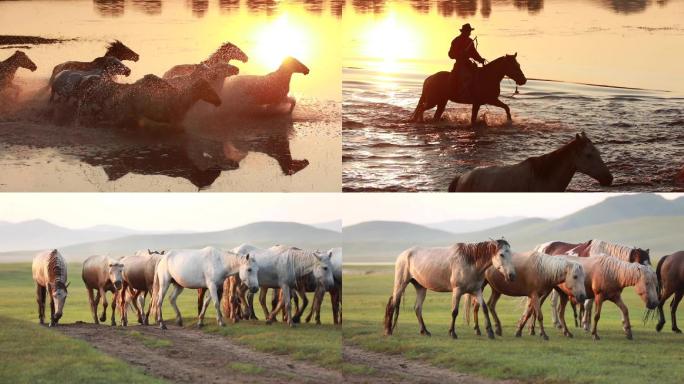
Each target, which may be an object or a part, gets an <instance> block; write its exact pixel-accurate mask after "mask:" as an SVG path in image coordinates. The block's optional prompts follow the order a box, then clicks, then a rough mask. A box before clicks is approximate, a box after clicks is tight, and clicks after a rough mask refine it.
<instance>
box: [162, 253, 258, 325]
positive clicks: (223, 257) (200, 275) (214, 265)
mask: <svg viewBox="0 0 684 384" xmlns="http://www.w3.org/2000/svg"><path fill="white" fill-rule="evenodd" d="M258 271H259V266H258V265H257V263H256V262H254V258H253V257H250V255H249V253H247V254H245V255H238V254H236V253H234V252H230V251H222V250H220V249H217V248H214V247H206V248H202V249H173V250H170V251H168V252H166V254H165V255H164V256H162V258H161V260H160V261H159V264H157V271H156V273H155V278H154V294H153V297H154V303H153V305H154V308H155V310H156V313H157V322H158V323H159V327H160V328H161V329H166V324H164V320H163V318H162V305H163V303H164V296H165V295H166V291H167V290H168V289H169V286H170V285H172V284H173V286H174V290H173V292H172V293H171V296H170V298H169V301H170V302H171V305H172V306H173V309H174V310H175V311H176V323H177V324H178V325H182V324H183V320H182V317H181V313H180V310H179V309H178V306H177V305H176V298H177V297H178V295H180V293H181V292H182V291H183V288H192V289H199V288H207V289H208V290H209V294H210V295H211V299H212V300H213V301H214V308H216V321H217V322H218V324H219V325H220V326H224V325H225V324H224V322H223V316H222V315H221V305H220V301H221V294H222V290H223V281H224V280H225V279H226V278H227V277H229V276H233V275H239V276H240V280H241V281H242V282H243V284H246V285H247V286H248V287H249V289H250V291H252V292H256V291H257V290H258V289H259V282H258V280H257V276H258V275H257V273H258ZM208 305H209V300H207V301H205V303H204V306H203V308H202V312H201V313H200V314H199V320H198V322H197V326H198V327H201V326H203V325H204V314H205V312H206V311H207V307H208Z"/></svg>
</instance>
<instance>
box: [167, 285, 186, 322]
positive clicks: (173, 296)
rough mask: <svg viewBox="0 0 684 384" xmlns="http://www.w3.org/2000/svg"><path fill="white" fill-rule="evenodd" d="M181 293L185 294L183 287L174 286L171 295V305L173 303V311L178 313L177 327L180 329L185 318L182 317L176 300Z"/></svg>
mask: <svg viewBox="0 0 684 384" xmlns="http://www.w3.org/2000/svg"><path fill="white" fill-rule="evenodd" d="M181 292H183V287H181V286H180V285H178V284H174V285H173V291H171V295H170V296H169V303H171V307H173V310H174V311H175V312H176V325H178V326H179V327H182V326H183V316H181V313H180V309H178V305H176V299H177V298H178V295H180V294H181Z"/></svg>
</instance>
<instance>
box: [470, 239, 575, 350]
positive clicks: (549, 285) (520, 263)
mask: <svg viewBox="0 0 684 384" xmlns="http://www.w3.org/2000/svg"><path fill="white" fill-rule="evenodd" d="M512 261H513V266H514V267H515V273H516V279H515V281H506V280H505V279H504V278H503V276H501V274H500V273H498V272H497V271H495V270H493V268H489V269H487V271H486V272H485V278H486V282H485V284H489V286H490V287H491V289H492V295H491V296H490V297H489V300H488V301H487V305H488V306H489V310H491V311H492V317H494V329H495V333H496V334H497V335H499V336H501V322H500V321H499V316H498V314H497V313H496V303H497V302H498V300H499V298H500V297H501V295H506V296H517V297H520V296H523V297H524V296H527V297H528V298H529V299H528V312H527V313H534V315H535V316H536V318H537V320H539V328H540V334H539V335H540V336H541V337H542V338H543V339H544V340H548V339H549V337H548V336H547V335H546V331H545V330H544V322H543V321H544V319H543V316H542V311H541V306H542V304H543V303H544V300H543V299H544V298H546V296H547V295H548V294H549V292H551V290H553V289H554V288H555V287H556V286H557V285H559V284H565V285H566V286H567V288H568V289H569V290H570V291H572V293H573V296H574V297H577V298H578V300H580V301H582V300H584V299H586V296H587V295H586V291H585V288H584V270H583V269H582V265H580V264H579V263H576V262H573V261H569V260H567V259H565V258H563V257H561V256H549V255H546V254H543V253H540V252H536V251H532V252H528V253H514V254H513V257H512ZM469 303H470V301H466V304H469ZM477 312H478V305H477V303H476V304H475V307H474V310H473V316H474V319H475V330H476V331H477V334H478V335H479V334H480V327H479V325H478V319H477ZM527 313H526V315H523V317H522V318H521V319H520V321H519V323H518V329H517V331H516V333H515V336H516V337H520V335H521V334H522V327H523V324H524V322H523V320H524V319H525V316H529V315H528V314H527Z"/></svg>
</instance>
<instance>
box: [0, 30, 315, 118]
mask: <svg viewBox="0 0 684 384" xmlns="http://www.w3.org/2000/svg"><path fill="white" fill-rule="evenodd" d="M139 59H140V56H139V55H138V53H136V52H135V51H133V50H132V49H130V48H128V47H127V46H126V45H125V44H123V43H122V42H121V41H119V40H116V41H114V42H112V43H110V44H109V45H108V46H107V49H106V52H105V54H104V56H101V57H97V58H95V59H93V60H92V61H89V62H82V61H67V62H64V63H61V64H58V65H56V66H55V67H54V69H53V70H52V74H51V76H50V78H49V80H48V84H47V86H46V87H45V88H44V89H45V90H49V93H50V97H49V104H50V105H51V106H52V108H53V118H54V119H55V120H56V121H57V122H62V121H63V120H64V118H60V117H59V116H62V115H64V114H66V115H67V118H66V120H67V121H71V122H73V123H74V124H75V125H77V126H78V125H82V124H87V125H89V126H114V127H118V128H125V129H139V128H161V129H167V130H179V129H182V122H183V119H184V118H185V116H186V114H187V112H188V111H189V110H190V109H191V108H192V107H193V106H194V105H196V104H197V103H198V102H199V101H204V102H206V103H207V107H208V106H209V105H213V106H214V108H217V107H219V106H221V105H222V103H223V102H225V101H231V104H236V105H238V106H239V109H238V110H235V109H234V108H233V109H232V110H231V112H232V113H241V112H246V113H252V112H253V111H254V109H255V108H256V109H257V110H263V109H267V110H269V109H272V108H274V107H277V106H279V105H283V104H285V105H287V107H288V113H292V111H293V109H294V107H295V105H296V101H295V99H294V98H293V97H291V96H288V94H289V91H290V80H291V78H292V75H293V74H294V73H302V74H304V75H307V74H308V73H309V68H307V67H306V66H305V65H304V64H302V63H301V62H300V61H299V60H297V59H295V58H293V57H286V58H285V59H284V60H283V61H282V64H281V65H280V67H279V68H278V69H277V70H275V71H273V72H271V73H269V74H266V75H263V76H257V75H249V76H244V75H240V76H237V75H238V74H239V72H240V70H239V68H238V67H236V66H234V65H232V64H230V61H231V60H238V61H241V62H243V63H245V62H247V61H248V56H247V54H245V53H244V52H243V51H242V50H241V49H240V48H238V47H237V46H236V45H234V44H232V43H224V44H223V45H221V46H220V47H219V48H218V49H217V50H216V51H215V52H214V53H213V54H211V55H210V56H209V57H208V58H207V59H206V60H204V61H202V62H200V63H198V64H181V65H176V66H174V67H172V68H171V69H169V70H168V71H166V73H164V75H163V77H159V76H156V75H154V74H147V75H145V76H143V77H142V78H140V79H139V80H137V81H135V82H132V83H120V82H118V81H117V79H118V77H119V76H126V77H128V76H130V74H131V69H130V68H129V67H128V66H127V65H126V64H124V63H123V62H124V61H132V62H137V61H138V60H139ZM19 68H26V69H29V70H31V71H35V70H36V69H37V66H36V64H35V63H34V62H33V61H31V60H30V59H29V57H28V56H27V55H26V53H24V52H22V51H16V52H15V53H14V54H13V55H12V56H10V57H9V58H8V59H6V60H5V61H3V62H0V96H1V97H7V98H8V100H10V101H16V100H17V99H18V97H19V94H20V92H21V88H20V87H19V86H18V85H16V84H15V83H14V82H13V80H14V76H15V73H16V72H17V70H18V69H19ZM224 83H225V85H226V88H227V89H229V90H230V92H224V91H225V89H224Z"/></svg>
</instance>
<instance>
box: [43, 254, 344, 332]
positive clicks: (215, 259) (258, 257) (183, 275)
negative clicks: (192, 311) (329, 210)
mask: <svg viewBox="0 0 684 384" xmlns="http://www.w3.org/2000/svg"><path fill="white" fill-rule="evenodd" d="M32 268H33V280H34V281H35V283H36V289H37V291H36V292H37V302H38V315H39V320H40V323H41V324H43V323H44V320H45V302H46V298H47V297H48V296H49V298H50V322H49V325H50V326H54V325H57V323H58V321H59V319H60V318H61V317H62V314H63V311H64V306H65V303H66V298H67V288H68V286H69V282H68V279H67V264H66V262H65V259H64V257H62V255H61V254H60V253H59V251H57V250H56V249H53V250H49V251H44V252H41V253H39V254H37V255H36V256H35V257H34V259H33V267H32ZM81 276H82V278H83V282H84V285H85V288H86V291H87V293H88V302H89V305H90V309H91V313H92V316H93V322H94V323H95V324H99V323H100V322H105V321H107V309H108V307H111V321H110V322H111V325H113V326H114V325H117V319H116V315H117V312H118V315H119V319H120V320H119V322H118V323H119V324H120V325H122V326H126V325H128V312H129V309H134V310H135V313H136V314H137V317H138V323H139V324H142V325H149V324H150V321H149V317H150V314H152V316H153V319H154V320H156V322H157V324H158V325H159V327H160V328H161V329H167V326H166V323H165V321H164V318H163V314H162V307H163V303H164V299H165V297H166V294H167V292H168V291H169V289H170V291H171V292H170V294H169V302H170V304H171V307H172V308H173V310H174V312H175V315H176V319H175V323H176V324H177V325H179V326H182V325H183V317H182V314H181V312H180V309H179V308H178V305H177V304H176V300H177V298H178V296H179V295H180V294H181V293H182V292H183V290H184V289H185V288H190V289H196V290H198V292H199V296H198V314H197V315H198V321H197V326H198V327H202V326H203V325H204V317H205V314H206V311H207V309H208V307H209V304H210V303H211V302H213V303H214V308H215V310H216V321H217V324H218V325H220V326H224V325H225V322H224V315H225V316H226V317H227V318H228V319H230V320H231V321H232V322H237V321H240V320H242V319H255V320H258V318H257V317H256V315H255V311H254V307H253V296H254V294H255V293H256V292H257V291H259V290H261V292H263V293H264V295H263V297H264V300H260V302H261V304H262V308H263V310H264V313H265V320H266V323H267V324H271V323H272V322H275V321H277V320H276V316H277V315H278V314H280V313H282V314H283V321H285V322H286V323H287V324H288V325H290V326H294V325H295V324H296V323H298V322H300V318H301V317H302V315H303V313H304V311H305V309H306V307H307V303H308V298H307V295H306V294H307V292H314V299H313V304H312V306H311V311H310V313H309V315H308V317H307V319H306V321H307V322H309V321H310V320H311V319H312V318H315V320H316V324H321V322H320V310H321V303H322V301H323V299H324V296H325V293H326V292H328V293H329V294H330V297H331V300H332V304H333V305H332V307H333V311H334V313H333V322H334V324H341V321H342V312H341V306H342V249H341V248H333V249H330V250H328V251H320V250H303V249H299V248H296V247H289V246H283V245H276V246H273V247H270V248H266V249H262V248H258V247H256V246H253V245H249V244H243V245H241V246H238V247H236V248H234V249H232V250H221V249H218V248H215V247H205V248H202V249H171V250H163V251H153V250H149V249H148V250H141V251H137V252H136V253H135V254H133V255H128V256H124V257H121V258H112V257H108V256H102V255H93V256H91V257H89V258H87V259H86V260H85V261H84V262H83V267H82V275H81ZM269 288H272V289H275V290H277V292H276V293H275V294H274V297H275V302H274V303H273V306H272V308H271V309H270V310H269V309H268V307H267V306H266V303H265V297H266V294H265V293H266V291H267V290H268V289H269ZM207 291H208V292H209V295H208V296H206V298H205V297H204V296H205V293H206V292H207ZM107 293H109V294H110V300H111V301H108V300H107ZM148 295H149V296H150V302H149V303H148V305H147V310H145V299H146V297H147V296H148ZM245 295H247V297H245ZM298 300H301V301H302V302H303V305H302V306H301V307H300V306H298V305H297V306H296V309H295V313H294V314H293V313H292V305H291V302H292V301H298ZM100 302H101V303H102V310H101V312H99V309H98V306H99V305H100ZM99 313H101V314H100V316H98V314H99Z"/></svg>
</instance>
